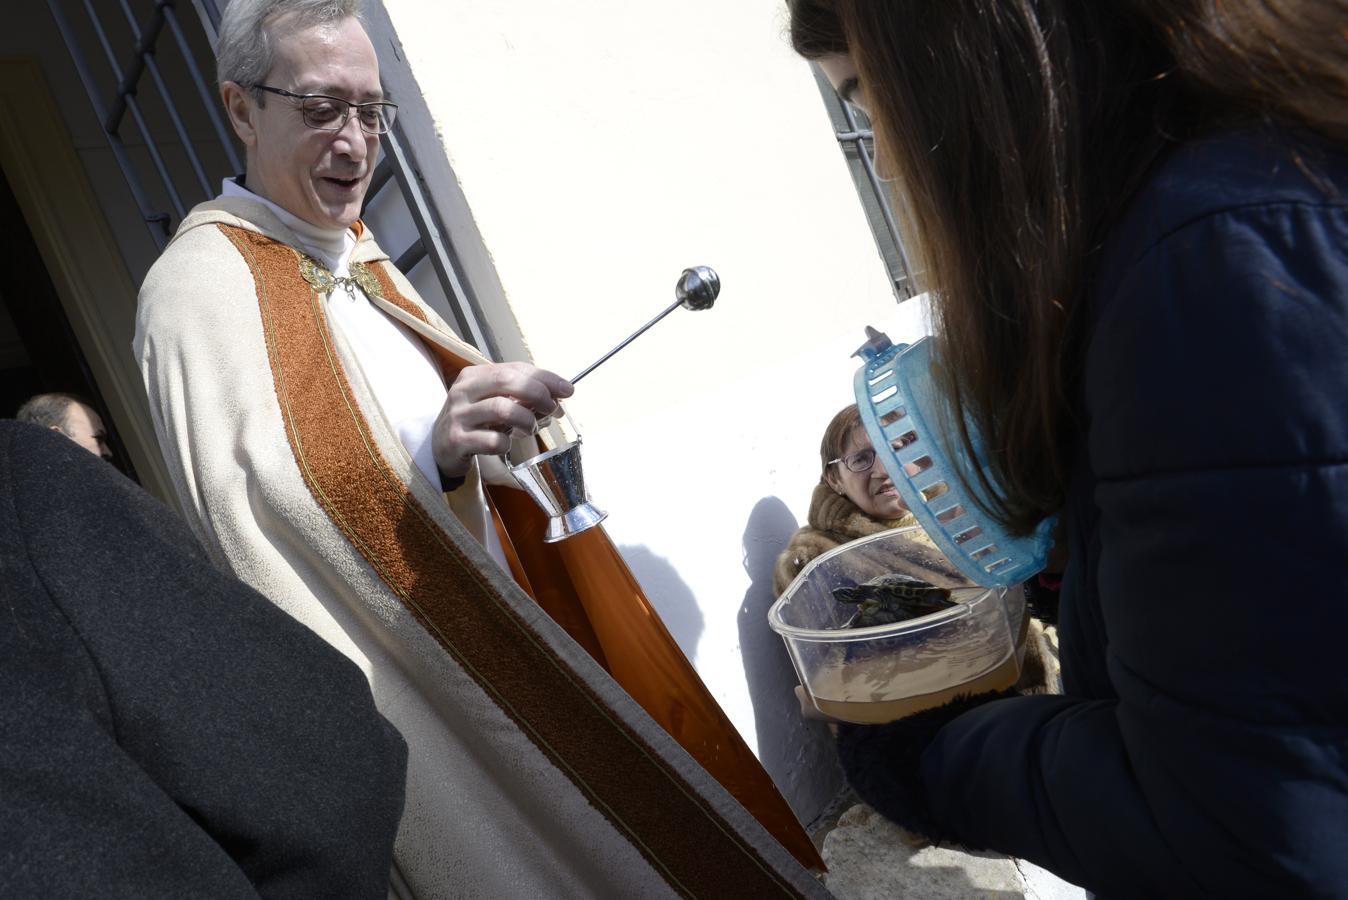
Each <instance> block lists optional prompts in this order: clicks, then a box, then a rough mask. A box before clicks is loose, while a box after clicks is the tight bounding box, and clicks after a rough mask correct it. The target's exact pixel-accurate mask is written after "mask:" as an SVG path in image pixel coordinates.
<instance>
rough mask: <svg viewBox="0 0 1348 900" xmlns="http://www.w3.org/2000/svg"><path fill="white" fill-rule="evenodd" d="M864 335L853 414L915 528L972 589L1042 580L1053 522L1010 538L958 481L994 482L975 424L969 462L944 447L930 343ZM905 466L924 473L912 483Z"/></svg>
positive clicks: (955, 448)
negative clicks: (980, 476)
mask: <svg viewBox="0 0 1348 900" xmlns="http://www.w3.org/2000/svg"><path fill="white" fill-rule="evenodd" d="M866 334H867V341H866V343H865V344H864V345H862V347H861V348H860V349H858V350H857V352H856V354H855V355H857V356H860V357H861V360H862V366H861V368H860V369H859V370H858V371H857V374H856V377H855V379H854V381H853V387H854V390H855V393H856V398H857V409H858V410H859V411H860V413H861V423H862V425H864V426H865V428H866V434H867V435H868V436H869V437H870V439H871V446H873V447H874V448H875V458H876V459H877V460H878V461H879V462H880V464H881V465H883V466H884V467H885V471H886V472H888V473H889V477H890V479H891V480H892V481H893V482H894V486H895V488H897V489H898V492H899V496H900V497H902V498H903V502H904V503H905V504H906V505H907V507H908V509H909V510H911V511H912V513H913V515H914V516H916V517H917V521H918V524H920V525H921V526H922V528H923V530H925V531H926V532H927V534H928V536H930V537H931V539H932V541H933V542H934V543H935V544H936V546H937V547H938V548H940V550H941V552H943V553H944V554H945V555H946V556H947V557H948V558H949V559H950V562H951V563H952V564H954V566H955V567H956V568H957V569H959V570H960V571H961V572H962V573H964V575H965V577H966V578H968V579H969V580H970V581H972V582H973V583H974V584H979V585H983V586H984V587H995V586H998V585H1010V584H1016V583H1017V582H1021V581H1024V580H1025V579H1027V578H1029V577H1031V576H1032V575H1034V574H1036V573H1038V572H1040V571H1041V570H1042V569H1043V568H1044V565H1045V563H1046V561H1047V559H1048V552H1049V550H1050V549H1051V548H1052V546H1053V537H1052V534H1053V527H1054V525H1055V524H1056V522H1057V519H1056V517H1052V516H1051V517H1049V518H1047V519H1045V520H1044V521H1042V522H1040V523H1039V524H1038V525H1037V526H1036V527H1035V530H1034V532H1033V533H1032V534H1030V535H1027V536H1013V535H1012V534H1010V533H1009V532H1008V531H1007V530H1006V529H1005V527H1004V526H1002V525H1001V524H1000V523H998V522H997V521H996V520H995V519H993V518H991V517H990V516H988V515H987V514H986V513H985V512H984V511H983V508H982V507H981V506H979V504H978V503H977V502H976V501H975V499H974V497H975V496H976V495H975V494H973V493H971V492H970V488H968V487H966V486H965V485H964V483H963V482H961V481H960V479H959V477H958V476H957V475H956V472H957V471H964V472H968V473H970V474H973V473H974V472H975V471H976V470H982V471H984V472H985V473H986V474H987V475H988V478H989V480H995V479H993V478H992V473H991V472H990V471H988V469H987V465H986V460H985V457H984V454H983V442H982V436H981V435H980V434H979V433H978V430H977V429H976V428H975V427H974V424H973V422H972V421H969V420H967V419H966V423H967V427H968V429H969V437H970V439H971V443H972V444H973V448H974V458H973V461H972V462H971V461H970V459H969V455H968V453H967V452H965V450H964V448H963V446H962V445H961V443H960V442H959V441H958V440H956V439H954V437H953V436H951V439H950V440H946V435H945V434H944V431H945V429H944V427H943V426H942V422H949V421H950V417H951V415H952V413H951V411H950V409H949V405H948V404H947V403H946V400H945V397H944V395H943V394H942V393H941V392H940V390H939V389H938V388H937V386H936V384H935V381H934V380H933V378H932V377H931V347H932V342H931V340H930V339H929V338H922V339H921V340H919V341H917V342H916V343H914V344H911V345H909V344H893V343H891V342H890V340H889V338H888V337H887V336H886V335H885V334H884V333H883V332H879V331H876V330H875V329H874V328H870V327H867V329H866ZM895 445H900V446H899V448H898V449H895ZM910 463H911V464H916V465H917V466H919V467H920V468H921V471H919V472H918V473H917V474H916V475H909V474H908V471H907V469H906V468H905V465H906V464H910Z"/></svg>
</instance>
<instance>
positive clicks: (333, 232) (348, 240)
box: [220, 178, 356, 272]
mask: <svg viewBox="0 0 1348 900" xmlns="http://www.w3.org/2000/svg"><path fill="white" fill-rule="evenodd" d="M220 196H221V197H243V198H245V199H247V200H253V201H255V202H257V203H261V204H262V205H263V206H265V207H267V209H269V210H271V211H272V213H273V214H274V215H275V216H276V218H278V219H280V220H281V223H282V224H283V225H285V226H286V227H287V228H289V229H290V230H291V231H293V232H295V236H296V237H298V238H299V239H300V244H301V246H300V248H299V249H301V250H303V251H304V252H306V253H308V254H309V255H310V256H313V257H316V258H317V259H319V260H320V261H321V262H324V263H326V264H327V266H328V268H329V269H331V270H332V271H333V272H337V271H338V270H339V269H342V268H345V264H346V261H347V258H348V256H349V254H350V251H351V249H352V248H353V247H355V245H356V237H355V235H354V234H352V232H351V229H349V228H320V227H319V226H317V225H314V224H313V223H311V222H306V221H305V220H303V219H301V218H300V217H299V216H297V215H295V214H294V213H291V212H289V211H287V210H286V209H284V208H282V207H280V206H278V205H276V204H275V203H273V202H272V201H270V200H268V199H267V198H266V197H264V196H262V195H261V194H255V193H253V192H252V191H250V190H249V189H248V188H246V187H244V186H243V185H241V184H239V182H238V181H237V180H236V179H234V178H226V179H225V180H224V181H223V182H221V184H220Z"/></svg>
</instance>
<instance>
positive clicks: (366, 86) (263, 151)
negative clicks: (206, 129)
mask: <svg viewBox="0 0 1348 900" xmlns="http://www.w3.org/2000/svg"><path fill="white" fill-rule="evenodd" d="M273 27H277V28H278V30H277V31H274V32H273V37H274V39H275V42H276V62H275V65H273V66H272V69H271V71H270V72H269V73H267V76H266V80H265V81H264V82H263V83H264V84H266V85H267V86H268V87H271V88H276V89H280V90H283V91H288V92H290V93H293V94H323V95H326V96H329V97H336V98H339V99H342V100H346V101H348V102H350V103H369V102H371V101H376V100H382V99H384V92H383V89H382V88H381V87H380V83H379V60H378V58H377V57H376V56H375V52H374V46H373V45H372V44H371V43H370V39H369V37H368V36H367V35H366V34H365V29H364V28H362V27H361V25H360V23H359V22H358V21H356V20H355V19H354V18H346V19H342V20H340V21H338V22H336V23H332V24H327V25H316V26H312V27H309V28H300V29H294V28H290V29H287V28H285V23H284V20H282V21H281V22H280V23H277V25H276V26H273ZM245 87H251V86H245ZM226 102H227V103H229V102H230V100H229V98H228V97H227V99H226ZM300 104H301V101H299V100H296V99H293V98H291V97H285V96H278V95H277V94H275V93H271V92H261V91H258V90H256V89H254V90H250V91H246V92H241V93H240V97H239V100H238V101H237V103H236V104H232V105H231V113H232V114H233V117H234V119H235V127H236V130H239V131H240V136H241V137H242V138H243V140H244V142H245V144H247V145H248V174H247V186H248V188H249V190H251V191H253V192H254V193H256V194H260V195H262V196H263V197H266V198H267V199H268V200H271V201H272V202H273V203H275V204H277V205H278V206H280V207H282V208H283V209H285V210H287V211H289V212H290V213H292V214H294V215H296V216H298V217H299V218H301V219H303V220H305V221H306V222H309V223H310V224H312V225H317V226H319V227H322V228H347V227H349V226H350V225H351V224H352V223H353V222H355V221H356V219H357V218H359V217H360V209H361V203H362V201H364V199H365V192H366V191H367V190H368V189H369V187H370V177H371V176H372V175H373V174H374V166H375V163H376V161H377V159H378V152H379V138H378V136H376V135H372V134H366V133H365V132H364V131H363V130H362V129H361V125H360V122H359V117H358V116H357V115H356V113H355V111H354V110H353V111H352V112H351V114H350V115H349V116H348V117H347V120H346V122H345V123H344V124H343V125H342V127H341V128H340V129H338V130H336V131H327V130H323V129H321V128H314V127H311V126H310V125H307V124H305V119H304V115H303V113H302V112H301V109H300ZM236 106H237V109H236ZM238 109H244V110H246V115H247V123H246V125H245V127H244V128H242V129H240V128H239V121H238V119H239V114H238Z"/></svg>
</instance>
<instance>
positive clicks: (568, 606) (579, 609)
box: [371, 263, 825, 870]
mask: <svg viewBox="0 0 1348 900" xmlns="http://www.w3.org/2000/svg"><path fill="white" fill-rule="evenodd" d="M384 265H385V263H378V264H376V265H373V266H371V269H372V270H373V271H374V273H375V277H377V278H378V279H379V282H380V285H381V287H382V288H383V291H384V299H385V300H388V301H389V302H390V303H392V304H394V305H395V306H397V307H399V308H400V309H402V310H403V311H404V312H407V313H408V314H410V315H413V316H415V317H417V318H418V319H420V320H422V321H423V322H424V321H426V316H425V315H424V314H423V313H422V311H421V310H420V309H418V308H417V307H416V305H415V304H413V303H411V302H409V301H408V300H407V299H406V298H404V297H403V296H402V295H401V294H400V293H399V292H398V289H397V287H396V286H395V285H394V283H393V280H392V279H391V278H389V276H388V274H387V273H386V272H385V271H384V268H383V267H384ZM428 346H429V347H430V348H431V350H432V351H433V352H434V353H435V354H436V355H437V357H438V358H439V360H440V362H441V365H442V367H443V369H444V372H445V379H446V381H447V382H448V381H452V380H453V379H454V377H455V376H457V375H458V373H459V370H460V369H462V368H463V367H464V366H467V365H471V364H472V363H471V362H470V361H469V360H466V359H463V358H461V357H459V356H457V355H456V354H454V353H452V352H451V351H449V350H448V349H446V348H444V347H441V346H439V345H436V344H430V343H429V342H428ZM487 490H488V495H489V498H490V502H491V503H492V504H493V505H494V507H495V509H494V510H493V513H494V515H493V519H494V520H495V521H496V523H497V526H498V532H499V533H500V537H501V544H502V546H503V547H505V548H506V552H507V555H508V556H514V557H515V559H512V560H511V564H512V565H511V568H512V569H515V568H516V565H517V564H518V567H519V568H520V569H522V570H523V572H524V574H525V576H526V577H525V578H524V579H520V578H519V577H518V575H517V577H516V580H517V581H518V582H519V583H520V586H521V587H523V588H524V589H525V590H526V591H527V592H528V593H529V595H530V596H532V597H533V598H534V600H535V601H536V602H537V603H538V605H539V606H540V607H542V609H543V610H544V611H545V612H546V613H547V614H548V615H549V616H550V617H551V618H552V619H553V621H555V622H556V623H557V624H558V625H561V626H562V628H564V629H565V630H566V632H567V633H568V634H569V635H571V637H572V639H573V640H575V641H576V643H578V644H580V645H581V646H582V647H584V648H585V650H586V651H587V652H588V653H589V654H590V656H592V657H593V658H594V660H595V661H596V662H597V663H599V665H601V666H603V667H604V668H605V669H606V670H607V671H608V673H609V674H610V675H612V676H613V678H614V680H615V681H617V682H618V684H620V685H622V687H623V689H624V690H625V691H627V693H628V694H629V695H631V697H632V699H634V700H636V701H637V703H639V704H640V705H641V707H642V709H644V710H646V713H647V714H648V715H649V716H650V717H651V718H652V719H654V720H655V721H656V722H658V723H659V724H660V726H661V727H662V728H664V729H665V731H666V732H668V733H669V735H670V736H671V737H672V738H674V740H676V741H678V743H679V744H680V746H682V747H683V748H684V749H685V750H686V751H688V753H689V755H691V756H692V757H693V758H694V759H696V760H697V761H698V763H699V764H701V766H702V767H703V768H704V769H706V770H707V772H708V773H710V774H711V776H712V777H713V778H715V779H716V780H717V781H718V782H720V784H721V786H722V787H724V788H725V789H726V790H727V791H729V792H730V794H731V795H732V796H733V797H734V798H735V799H736V800H738V801H739V802H740V804H741V805H743V806H744V808H745V809H747V810H749V812H750V813H752V814H753V816H754V818H755V819H757V820H758V821H759V823H760V824H762V825H763V827H764V828H766V829H767V830H768V832H769V833H770V834H772V836H773V837H775V838H776V839H777V841H778V842H779V843H781V844H782V846H783V847H785V848H786V849H787V850H788V851H790V852H791V854H792V855H793V856H795V858H796V859H797V860H798V861H799V862H800V863H801V865H804V866H806V867H807V868H813V869H820V870H822V869H824V868H825V866H824V861H823V859H822V858H821V857H820V856H819V851H818V850H816V849H815V846H814V843H813V842H812V841H811V840H810V838H809V836H808V835H807V834H806V833H805V829H804V828H802V827H801V824H800V821H799V820H798V819H797V818H796V815H795V813H793V812H792V811H791V807H790V806H789V805H788V804H787V802H786V800H785V798H783V797H782V795H781V792H780V791H778V790H777V786H776V785H775V784H774V783H773V781H772V779H771V778H770V777H769V776H768V773H767V771H766V770H765V769H764V768H763V766H762V764H761V763H760V762H759V761H758V758H757V757H756V756H754V754H753V751H751V750H750V749H749V746H748V745H747V744H745V743H744V739H743V738H741V737H740V735H739V732H738V731H736V730H735V726H734V725H733V724H732V723H731V721H730V719H729V718H728V717H727V716H726V714H725V712H724V711H723V710H722V709H721V707H720V705H719V704H717V702H716V700H715V698H713V697H712V696H711V693H710V692H709V691H708V690H707V687H706V685H705V684H703V683H702V679H701V678H700V677H699V676H698V674H697V671H696V670H695V669H694V668H693V667H692V665H691V664H690V663H689V662H688V659H687V657H685V656H684V655H683V651H681V650H680V649H679V646H678V644H677V643H676V642H675V641H674V638H673V637H671V636H670V634H669V631H668V630H667V629H666V628H665V625H664V622H662V621H661V620H660V616H659V614H658V613H656V611H655V610H654V609H653V608H652V607H651V604H650V601H649V600H647V599H646V595H645V594H644V593H643V592H642V590H641V586H640V585H639V584H638V583H637V580H636V578H635V577H633V575H632V573H631V570H629V569H628V568H627V564H626V563H625V562H624V561H623V558H622V555H621V554H619V553H618V549H617V548H616V547H614V546H613V542H612V541H611V540H609V537H608V535H607V534H606V533H605V532H604V530H603V529H602V528H592V529H590V530H589V531H585V532H582V533H581V534H578V535H576V536H574V537H571V538H568V539H566V540H564V541H560V542H558V543H555V544H546V543H544V542H543V533H544V531H545V529H546V527H547V517H546V516H545V515H544V514H543V512H542V510H540V509H539V508H538V507H537V505H536V504H535V503H534V502H533V501H532V500H530V499H529V497H528V496H527V495H526V494H525V493H524V492H523V491H520V490H515V489H513V488H509V487H500V486H495V485H488V486H487ZM764 627H765V628H766V627H767V624H766V623H764Z"/></svg>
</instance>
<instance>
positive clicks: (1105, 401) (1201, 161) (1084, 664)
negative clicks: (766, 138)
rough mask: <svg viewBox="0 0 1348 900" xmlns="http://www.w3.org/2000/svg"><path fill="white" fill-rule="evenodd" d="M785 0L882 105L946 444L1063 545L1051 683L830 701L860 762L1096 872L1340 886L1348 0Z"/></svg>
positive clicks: (887, 792) (811, 40) (1175, 888)
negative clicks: (860, 719) (923, 305)
mask: <svg viewBox="0 0 1348 900" xmlns="http://www.w3.org/2000/svg"><path fill="white" fill-rule="evenodd" d="M788 5H789V9H790V14H791V38H792V43H793V45H794V47H795V49H796V50H797V52H799V53H800V54H801V55H803V56H805V57H806V58H809V59H812V60H817V61H818V62H819V64H820V66H821V68H822V69H823V71H824V73H825V74H826V75H827V76H828V77H829V79H830V81H831V83H832V84H833V86H834V87H835V89H836V90H837V91H838V93H839V95H840V96H841V97H842V98H843V99H844V100H847V101H850V102H852V103H854V104H855V105H857V106H858V107H861V108H862V109H863V110H864V111H865V112H866V113H867V115H869V117H870V119H871V122H872V124H873V127H874V131H875V136H876V152H877V157H878V164H879V166H880V167H881V169H882V170H883V171H884V172H885V173H886V174H887V175H888V176H889V177H891V178H892V179H893V184H894V186H895V197H894V199H895V202H896V205H897V207H898V209H899V211H900V213H901V215H902V217H903V218H904V219H905V220H906V221H907V223H908V226H909V228H908V237H909V238H910V239H911V240H912V241H913V242H914V243H915V245H916V250H917V255H918V257H919V258H920V260H921V266H922V268H923V270H924V273H925V275H924V277H925V279H926V285H925V287H926V288H927V289H928V290H930V291H931V292H932V295H933V298H934V301H933V310H934V318H935V323H936V341H937V351H936V361H937V362H936V365H937V371H936V374H937V376H938V378H939V379H940V381H941V383H942V384H943V386H944V388H945V392H946V394H947V396H948V397H949V398H950V400H951V402H952V404H953V405H954V408H955V409H956V410H957V411H958V412H959V413H961V414H962V415H960V416H956V417H955V418H956V420H957V421H960V423H961V424H960V427H961V428H963V427H964V425H963V421H964V420H966V419H967V421H969V422H972V423H974V424H975V425H976V426H977V428H978V430H979V431H980V432H981V433H982V435H983V437H984V440H985V443H986V445H987V447H988V448H989V462H990V468H991V472H992V475H991V477H987V478H985V477H984V476H982V475H980V474H978V473H966V476H967V477H968V478H971V479H976V480H978V481H979V482H980V487H981V489H982V492H983V493H984V494H985V496H987V497H989V498H990V499H989V501H988V503H989V507H990V510H989V511H990V512H992V513H993V514H994V515H996V516H997V517H998V518H999V519H1001V520H1002V521H1003V522H1004V523H1005V524H1006V525H1007V526H1008V527H1009V528H1011V529H1012V530H1014V531H1017V532H1021V533H1024V532H1028V531H1030V530H1031V529H1032V528H1033V527H1034V526H1035V524H1036V523H1037V522H1039V521H1040V520H1041V519H1043V518H1044V517H1045V516H1047V515H1050V514H1058V515H1060V516H1061V517H1062V528H1061V535H1062V536H1061V538H1060V541H1059V549H1060V550H1062V551H1065V553H1066V557H1067V568H1066V570H1065V572H1064V575H1063V585H1062V591H1061V594H1060V603H1061V607H1060V612H1059V615H1060V619H1059V623H1060V624H1059V628H1060V642H1061V645H1060V649H1061V653H1062V666H1063V678H1064V683H1065V688H1066V691H1067V694H1066V696H1062V697H1049V696H1041V697H976V698H970V699H969V700H968V701H966V702H962V703H959V704H956V705H954V706H952V707H948V708H945V709H941V710H937V711H933V712H931V713H927V714H922V715H919V716H916V717H912V718H910V719H904V720H901V721H900V722H897V723H893V724H891V725H888V726H878V727H863V726H855V727H849V726H844V727H842V728H840V737H839V754H840V757H841V758H842V760H843V764H844V767H845V769H846V770H847V772H848V775H849V778H850V779H851V781H852V783H853V785H854V786H855V787H856V788H857V790H858V792H859V793H860V794H861V796H862V797H863V798H865V799H866V800H868V801H869V802H871V803H872V805H874V806H876V807H877V808H878V809H879V810H880V811H881V812H883V813H885V814H886V815H887V816H889V817H890V818H891V819H894V820H895V821H897V822H899V823H900V824H903V825H905V826H907V827H909V828H911V829H913V830H916V831H919V832H923V833H925V834H927V835H929V836H931V837H934V838H937V839H953V840H955V841H958V842H960V843H964V844H967V845H972V846H980V847H987V848H991V849H995V850H999V851H1002V852H1006V853H1010V854H1013V855H1016V856H1020V857H1023V858H1027V859H1030V860H1033V861H1035V862H1037V863H1039V864H1041V865H1044V866H1046V867H1047V868H1049V869H1051V870H1053V871H1055V872H1057V873H1058V874H1060V875H1062V876H1063V877H1065V878H1067V879H1069V880H1071V881H1074V882H1076V883H1079V884H1082V885H1085V886H1087V887H1088V888H1090V889H1091V890H1093V891H1097V892H1103V893H1105V894H1107V895H1110V896H1138V897H1164V896H1176V897H1197V896H1224V897H1231V896H1259V897H1273V896H1278V897H1284V896H1344V895H1348V854H1345V853H1344V852H1343V847H1344V846H1345V841H1348V676H1345V675H1343V674H1342V670H1341V667H1340V666H1339V664H1338V661H1337V657H1338V656H1339V654H1340V650H1339V647H1340V646H1341V644H1342V641H1343V635H1344V634H1348V5H1345V3H1344V2H1343V0H1300V2H1290V0H1225V2H1222V3H1216V2H1213V0H1164V2H1163V0H1113V2H1094V0H1087V2H1083V0H951V2H917V0H910V2H900V0H888V2H881V0H788ZM1007 373H1014V374H1013V375H1011V376H1008V374H1007ZM950 439H951V440H953V441H957V442H964V443H965V444H966V445H967V443H968V440H969V436H968V434H967V433H961V434H956V435H952V436H950Z"/></svg>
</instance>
